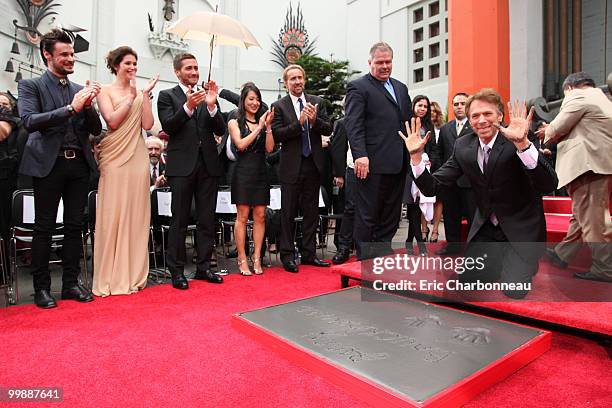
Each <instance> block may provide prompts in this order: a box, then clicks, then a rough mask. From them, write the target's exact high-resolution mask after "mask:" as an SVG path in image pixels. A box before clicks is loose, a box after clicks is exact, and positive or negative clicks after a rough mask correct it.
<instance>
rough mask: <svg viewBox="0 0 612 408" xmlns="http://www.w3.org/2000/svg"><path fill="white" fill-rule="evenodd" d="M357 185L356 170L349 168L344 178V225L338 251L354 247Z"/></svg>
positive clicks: (341, 228) (341, 226)
mask: <svg viewBox="0 0 612 408" xmlns="http://www.w3.org/2000/svg"><path fill="white" fill-rule="evenodd" d="M356 183H357V178H356V177H355V170H353V169H352V168H350V167H347V168H346V174H345V176H344V215H343V216H342V224H341V225H340V233H339V234H338V246H337V247H338V251H350V250H351V248H352V247H353V229H354V227H355V188H356Z"/></svg>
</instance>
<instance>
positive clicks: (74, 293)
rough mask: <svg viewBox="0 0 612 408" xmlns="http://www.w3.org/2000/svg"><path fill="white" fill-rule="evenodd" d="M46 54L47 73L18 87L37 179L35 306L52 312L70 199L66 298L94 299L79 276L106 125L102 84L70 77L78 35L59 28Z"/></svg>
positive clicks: (28, 168) (29, 161)
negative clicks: (59, 227) (56, 242)
mask: <svg viewBox="0 0 612 408" xmlns="http://www.w3.org/2000/svg"><path fill="white" fill-rule="evenodd" d="M40 51H41V55H42V59H43V61H44V63H45V65H46V66H47V71H46V72H45V73H44V74H42V75H41V76H40V77H39V78H33V79H27V80H23V81H20V82H19V85H18V89H19V101H18V104H19V112H20V114H21V119H22V121H23V126H24V127H25V129H26V130H27V131H28V132H29V133H30V134H29V138H28V141H27V143H26V146H25V150H24V152H23V157H22V159H21V165H20V168H19V171H20V173H22V174H24V175H28V176H32V179H33V186H34V206H35V222H34V236H33V240H32V266H33V272H32V274H33V280H34V302H35V303H36V305H37V306H38V307H41V308H52V307H55V306H57V304H56V302H55V299H54V298H53V296H51V293H50V289H51V276H50V274H49V256H50V252H51V236H52V234H53V233H54V231H55V220H56V215H57V209H58V205H59V202H60V199H63V201H64V230H63V233H64V241H63V249H62V265H63V275H62V299H75V300H77V301H79V302H90V301H92V300H93V296H92V294H91V292H89V290H87V289H86V288H84V287H83V286H81V285H80V284H79V283H78V275H79V273H80V266H79V258H80V253H81V231H83V221H84V217H83V214H84V209H85V204H86V202H87V192H88V187H89V174H90V172H97V166H96V162H95V160H94V157H93V154H92V152H91V148H90V144H89V134H90V133H91V134H94V135H98V134H100V132H101V130H102V124H101V122H100V118H99V116H98V113H97V112H96V110H95V109H94V108H93V107H92V106H91V102H92V100H93V99H94V98H95V97H96V96H97V95H98V92H99V91H100V85H99V84H98V83H93V84H91V85H90V84H89V83H88V84H87V85H88V86H86V87H85V88H83V87H82V86H80V85H77V84H74V83H72V82H70V81H69V80H68V78H67V77H68V75H70V74H72V73H73V72H74V49H73V46H72V41H71V39H70V37H69V36H68V35H67V34H66V33H65V32H64V31H62V30H59V29H54V30H51V31H50V32H48V33H47V34H45V35H43V36H42V38H41V42H40ZM88 82H89V81H88Z"/></svg>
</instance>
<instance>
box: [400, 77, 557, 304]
mask: <svg viewBox="0 0 612 408" xmlns="http://www.w3.org/2000/svg"><path fill="white" fill-rule="evenodd" d="M466 111H467V117H468V119H469V121H470V124H471V126H472V128H473V129H474V132H475V133H476V135H477V136H478V137H477V138H459V139H457V142H456V145H455V150H454V152H453V154H452V156H451V157H450V158H449V160H448V161H447V162H446V163H445V164H444V165H443V166H442V167H440V168H439V169H438V170H437V171H436V172H435V173H433V174H430V173H429V171H428V170H426V169H425V165H424V164H423V161H422V158H421V156H422V153H423V150H424V149H425V144H426V143H427V140H428V139H429V136H430V135H429V134H427V135H426V137H425V138H423V139H421V137H420V135H419V132H420V121H419V119H418V118H417V119H416V120H415V119H414V118H413V119H412V120H411V123H410V124H409V123H408V122H406V132H407V133H408V136H407V137H406V136H405V135H404V134H403V133H401V132H400V136H401V137H402V138H403V139H404V141H405V144H406V148H407V150H408V152H409V153H410V161H411V168H412V172H413V174H414V178H415V182H416V184H417V186H418V187H419V189H420V190H421V192H423V194H425V195H427V196H434V195H436V194H437V192H438V190H440V189H443V188H445V187H448V186H452V185H454V183H455V182H456V180H457V179H458V178H459V177H460V176H462V175H464V174H465V175H466V176H467V178H468V179H469V181H470V183H471V185H472V188H473V189H474V195H475V199H476V204H477V209H476V214H475V216H474V223H473V224H472V227H471V228H470V232H469V235H468V243H469V246H468V249H467V251H466V254H465V255H466V257H476V256H482V255H483V254H484V253H487V254H488V257H487V260H486V263H485V268H484V269H483V270H481V271H477V270H471V271H466V272H465V273H463V274H461V275H459V280H460V281H464V282H475V281H482V282H495V281H497V280H499V281H501V282H502V283H521V284H524V289H517V290H506V291H504V293H505V294H506V295H507V296H509V297H512V298H519V299H520V298H523V297H525V296H526V295H527V293H528V292H529V290H528V289H526V288H527V287H529V285H525V284H530V283H531V280H532V277H533V275H535V273H536V272H537V270H538V260H539V258H540V256H541V255H542V254H543V252H544V249H545V246H544V241H545V240H546V221H545V218H544V210H543V206H542V198H541V195H542V194H545V193H548V192H550V191H553V190H554V189H555V187H556V185H557V175H556V173H555V171H554V170H553V169H552V167H551V166H550V165H549V164H548V162H547V161H546V159H545V158H544V156H542V154H541V153H540V152H538V149H537V148H536V146H535V145H534V144H533V143H532V141H531V140H530V139H529V138H528V132H529V125H530V123H531V118H532V115H533V110H532V111H530V112H529V114H527V108H526V105H525V103H524V102H523V104H522V105H521V106H520V107H519V104H518V102H515V103H514V106H512V104H511V103H508V117H509V119H510V123H509V125H508V127H506V128H504V127H502V126H501V123H502V120H503V117H504V105H503V103H502V100H501V97H500V95H499V94H498V93H497V92H496V91H495V90H493V89H487V88H485V89H482V90H480V91H479V92H478V93H476V94H474V95H472V96H471V97H470V98H469V99H468V101H467V104H466ZM504 242H506V243H508V244H503V243H504Z"/></svg>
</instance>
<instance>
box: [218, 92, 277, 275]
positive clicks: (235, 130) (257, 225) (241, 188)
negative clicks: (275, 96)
mask: <svg viewBox="0 0 612 408" xmlns="http://www.w3.org/2000/svg"><path fill="white" fill-rule="evenodd" d="M273 117H274V109H272V111H271V112H264V109H263V108H262V107H261V92H259V89H258V88H257V87H256V86H255V85H253V84H252V83H248V84H246V85H245V86H244V87H243V88H242V91H241V92H240V104H239V105H238V115H237V117H236V119H232V120H230V121H229V123H228V130H229V134H230V137H231V138H232V143H233V144H234V145H235V146H236V148H237V150H238V157H237V160H236V165H235V167H234V173H233V175H232V204H235V205H236V209H237V216H236V225H235V228H234V235H235V239H236V248H237V249H238V269H239V271H240V274H241V275H246V276H249V275H251V271H250V270H249V266H248V265H247V264H246V263H247V257H246V253H245V250H244V243H245V237H246V224H247V222H248V219H249V211H250V209H251V208H253V242H254V246H255V248H254V250H253V258H252V259H253V272H254V273H255V274H257V275H260V274H262V273H263V269H262V266H261V247H262V245H263V240H264V233H265V230H266V215H265V214H266V212H265V211H266V206H267V205H268V204H269V203H270V185H269V182H268V177H267V174H266V152H268V153H269V152H271V151H272V150H273V149H274V138H273V137H272V126H271V125H272V119H273Z"/></svg>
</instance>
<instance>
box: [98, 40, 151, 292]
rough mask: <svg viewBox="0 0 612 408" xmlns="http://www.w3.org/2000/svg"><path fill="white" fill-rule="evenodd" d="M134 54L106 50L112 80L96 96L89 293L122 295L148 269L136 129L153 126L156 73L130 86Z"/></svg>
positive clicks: (143, 152) (146, 208) (136, 286)
mask: <svg viewBox="0 0 612 408" xmlns="http://www.w3.org/2000/svg"><path fill="white" fill-rule="evenodd" d="M137 59H138V57H137V54H136V52H135V51H134V50H132V49H131V48H129V47H119V48H117V49H115V50H113V51H111V52H110V53H109V54H108V56H107V58H106V61H107V66H108V67H109V69H110V70H111V72H112V73H113V74H115V75H116V79H115V81H114V82H113V83H112V84H111V85H108V86H104V87H102V90H101V91H100V94H99V95H98V105H99V107H100V112H101V113H102V116H103V118H104V120H105V121H106V124H107V126H108V129H109V132H108V133H107V135H106V137H105V138H104V139H102V141H101V142H100V159H99V163H98V165H99V169H100V183H99V186H98V202H97V206H96V230H95V231H96V232H95V234H96V236H95V240H94V277H93V288H92V289H93V293H94V294H95V295H97V296H108V295H123V294H130V293H134V292H136V291H138V290H140V289H142V288H144V286H145V284H146V282H147V275H148V271H149V251H148V245H149V225H150V212H151V211H150V205H151V204H150V198H149V156H148V154H147V149H146V147H145V143H144V140H143V137H142V128H144V129H146V130H148V129H150V128H151V127H152V126H153V114H152V111H151V99H150V97H149V95H150V91H151V90H152V89H153V87H154V86H155V83H156V82H157V78H155V79H152V80H151V81H149V83H148V84H147V86H145V88H144V89H143V90H142V92H139V91H137V90H136V82H135V80H136V70H137Z"/></svg>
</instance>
